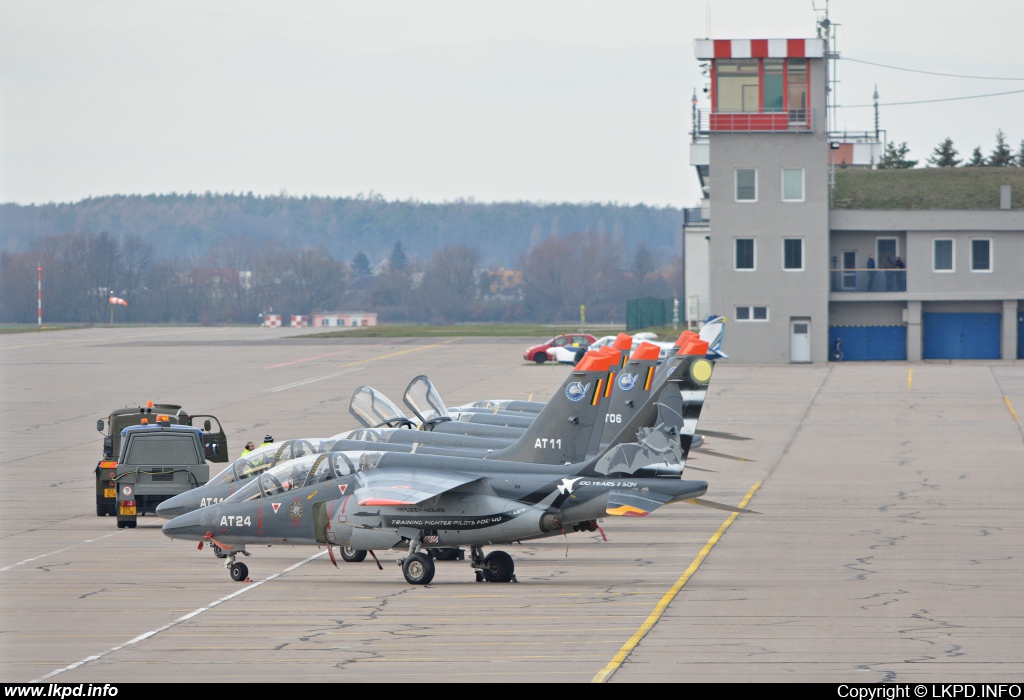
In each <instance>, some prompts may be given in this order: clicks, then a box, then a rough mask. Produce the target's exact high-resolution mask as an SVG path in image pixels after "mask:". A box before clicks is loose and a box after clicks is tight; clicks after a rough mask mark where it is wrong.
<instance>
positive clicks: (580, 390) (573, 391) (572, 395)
mask: <svg viewBox="0 0 1024 700" xmlns="http://www.w3.org/2000/svg"><path fill="white" fill-rule="evenodd" d="M586 393H587V387H585V386H583V384H582V383H580V382H571V383H570V384H569V386H567V387H565V398H567V399H569V400H570V401H579V400H581V399H582V398H583V397H584V395H585V394H586Z"/></svg>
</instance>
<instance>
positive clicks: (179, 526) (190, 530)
mask: <svg viewBox="0 0 1024 700" xmlns="http://www.w3.org/2000/svg"><path fill="white" fill-rule="evenodd" d="M200 518H201V515H200V511H192V512H191V513H185V514H184V515H179V516H178V517H176V518H173V519H171V520H168V521H167V522H166V523H164V526H163V533H164V534H165V535H167V536H168V537H174V538H177V539H185V540H199V539H202V537H203V535H205V534H206V531H207V528H206V526H205V525H203V524H202V522H200Z"/></svg>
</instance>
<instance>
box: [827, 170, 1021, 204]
mask: <svg viewBox="0 0 1024 700" xmlns="http://www.w3.org/2000/svg"><path fill="white" fill-rule="evenodd" d="M1000 185H1010V187H1011V203H1010V204H1011V206H1012V207H1013V208H1014V209H1017V210H1020V209H1024V168H994V167H993V168H988V167H981V168H912V169H910V170H854V169H843V168H837V169H836V191H835V207H836V208H837V209H998V208H999V186H1000Z"/></svg>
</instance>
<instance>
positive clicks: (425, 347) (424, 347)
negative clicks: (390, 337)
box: [338, 338, 459, 367]
mask: <svg viewBox="0 0 1024 700" xmlns="http://www.w3.org/2000/svg"><path fill="white" fill-rule="evenodd" d="M456 340H459V339H458V338H449V339H448V340H444V341H441V342H440V343H434V344H433V345H420V346H419V347H415V348H409V349H408V350H399V351H398V352H391V353H388V354H387V355H377V356H376V357H371V358H369V359H366V360H357V361H355V362H346V363H344V364H341V365H338V367H351V366H353V365H359V364H362V363H364V362H376V361H378V360H386V359H388V358H389V357H398V356H399V355H408V354H409V353H410V352H420V351H421V350H430V349H432V348H439V347H441V346H442V345H447V344H448V343H454V342H455V341H456Z"/></svg>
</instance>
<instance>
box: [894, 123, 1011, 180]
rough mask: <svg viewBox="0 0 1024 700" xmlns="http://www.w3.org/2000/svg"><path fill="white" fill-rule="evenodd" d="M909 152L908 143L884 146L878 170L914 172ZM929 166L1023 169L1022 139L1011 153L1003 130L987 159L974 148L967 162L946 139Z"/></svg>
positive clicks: (929, 158) (977, 148)
mask: <svg viewBox="0 0 1024 700" xmlns="http://www.w3.org/2000/svg"><path fill="white" fill-rule="evenodd" d="M909 154H910V148H908V147H907V142H906V141H904V142H903V143H901V144H899V145H898V146H897V145H896V143H895V142H894V141H890V142H888V143H887V144H885V150H884V152H883V153H882V157H881V158H880V159H879V161H878V164H877V166H876V167H877V168H878V169H879V170H901V169H905V168H913V167H914V166H916V165H917V163H918V161H916V160H911V159H910V158H909V157H908V156H909ZM927 162H928V165H929V166H931V167H935V168H956V167H981V166H994V167H1018V168H1024V139H1021V142H1020V147H1019V148H1018V149H1017V152H1016V153H1014V152H1013V151H1012V150H1011V149H1010V146H1009V144H1008V143H1007V141H1006V134H1004V133H1003V130H1002V129H999V130H998V131H997V132H996V146H995V148H993V149H992V152H991V153H990V154H989V155H988V157H986V156H985V155H984V154H983V153H982V152H981V146H976V147H975V149H974V151H973V152H972V153H971V157H970V159H967V160H965V159H963V158H960V153H959V152H958V151H957V150H956V148H955V147H954V146H953V139H951V138H949V137H948V136H947V137H946V138H945V139H943V140H942V142H941V143H939V145H938V146H936V147H935V149H934V150H933V151H932V153H931V155H930V156H928V160H927Z"/></svg>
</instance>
